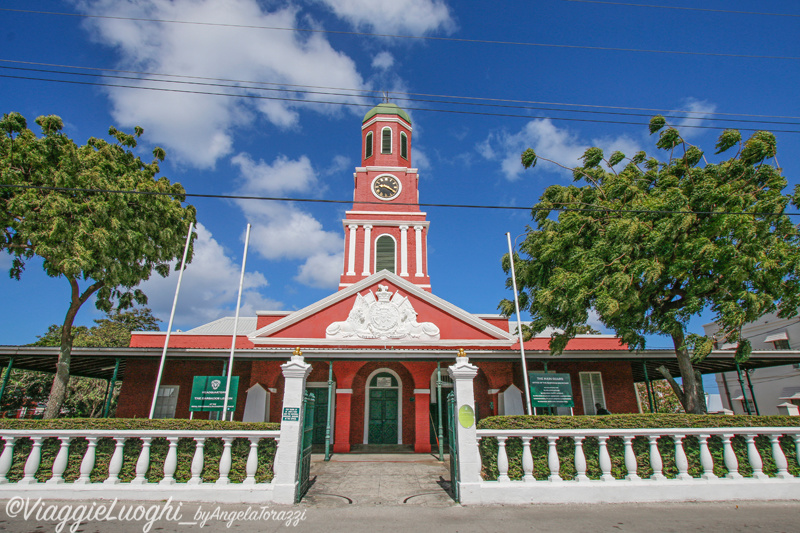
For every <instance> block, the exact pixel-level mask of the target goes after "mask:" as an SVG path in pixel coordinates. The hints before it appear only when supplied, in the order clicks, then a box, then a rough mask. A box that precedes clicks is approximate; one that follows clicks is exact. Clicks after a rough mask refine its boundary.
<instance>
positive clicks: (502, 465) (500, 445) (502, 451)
mask: <svg viewBox="0 0 800 533" xmlns="http://www.w3.org/2000/svg"><path fill="white" fill-rule="evenodd" d="M507 439H508V437H497V481H510V479H509V477H508V453H507V452H506V440H507Z"/></svg>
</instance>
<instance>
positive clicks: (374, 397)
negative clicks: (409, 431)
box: [364, 368, 403, 444]
mask: <svg viewBox="0 0 800 533" xmlns="http://www.w3.org/2000/svg"><path fill="white" fill-rule="evenodd" d="M402 386H403V384H402V381H401V380H400V376H398V375H397V373H396V372H394V371H392V370H389V369H388V368H379V369H378V370H376V371H374V372H372V373H371V374H370V375H369V377H368V378H367V386H366V391H365V393H366V394H365V395H364V396H365V402H366V405H365V408H366V409H365V412H366V416H365V417H364V444H402V443H403V434H402V433H403V420H402V417H403V413H402V409H401V407H402V403H401V401H400V396H401V394H400V392H401V391H402Z"/></svg>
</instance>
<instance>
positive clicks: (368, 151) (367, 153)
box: [364, 132, 372, 159]
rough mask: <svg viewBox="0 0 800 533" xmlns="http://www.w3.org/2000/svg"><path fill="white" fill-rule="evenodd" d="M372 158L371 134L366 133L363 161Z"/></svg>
mask: <svg viewBox="0 0 800 533" xmlns="http://www.w3.org/2000/svg"><path fill="white" fill-rule="evenodd" d="M370 157H372V132H369V133H367V138H366V139H365V140H364V159H369V158H370Z"/></svg>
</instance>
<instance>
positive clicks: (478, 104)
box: [0, 65, 800, 126]
mask: <svg viewBox="0 0 800 533" xmlns="http://www.w3.org/2000/svg"><path fill="white" fill-rule="evenodd" d="M0 69H6V70H21V71H26V72H40V73H46V74H65V75H68V76H83V77H93V78H96V77H104V78H110V79H122V80H133V81H151V82H158V83H170V84H181V85H199V86H204V87H224V88H229V89H248V90H256V91H274V92H287V91H291V92H293V93H298V94H321V95H325V96H345V97H354V96H362V97H363V96H364V95H356V94H351V93H341V92H330V91H324V90H318V91H313V90H299V89H285V88H282V87H280V86H279V87H259V86H257V85H258V82H245V83H254V85H253V86H247V85H239V84H237V85H231V84H228V83H210V82H201V81H186V80H162V79H158V78H143V77H132V76H120V75H106V76H103V75H101V74H95V73H86V72H66V71H61V70H51V69H35V68H26V67H8V66H3V65H0ZM275 85H277V84H275ZM397 100H400V101H403V102H422V103H436V104H449V105H461V106H473V107H489V108H505V109H522V110H533V111H560V112H564V113H583V114H590V115H591V114H593V115H616V116H629V117H645V118H650V117H651V116H652V115H649V114H645V113H628V112H622V111H599V110H589V109H560V108H553V107H539V106H523V105H508V104H490V103H482V102H453V101H446V100H430V99H422V98H410V97H400V98H397ZM665 118H671V119H678V120H693V119H694V120H708V121H714V122H736V123H743V122H747V123H757V124H784V125H792V126H800V122H784V121H775V120H752V119H732V118H709V117H704V116H700V117H696V118H695V117H691V116H675V115H666V116H665Z"/></svg>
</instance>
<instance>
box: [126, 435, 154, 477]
mask: <svg viewBox="0 0 800 533" xmlns="http://www.w3.org/2000/svg"><path fill="white" fill-rule="evenodd" d="M151 440H152V437H142V451H141V453H140V454H139V460H138V461H136V477H135V478H133V481H131V483H132V484H135V485H144V484H146V483H147V477H145V476H146V474H147V469H148V468H150V441H151Z"/></svg>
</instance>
